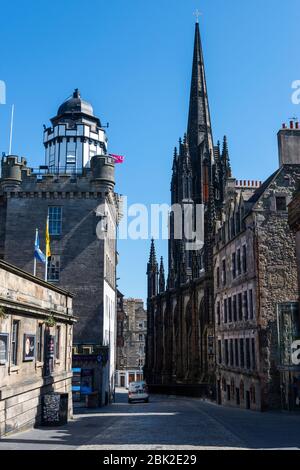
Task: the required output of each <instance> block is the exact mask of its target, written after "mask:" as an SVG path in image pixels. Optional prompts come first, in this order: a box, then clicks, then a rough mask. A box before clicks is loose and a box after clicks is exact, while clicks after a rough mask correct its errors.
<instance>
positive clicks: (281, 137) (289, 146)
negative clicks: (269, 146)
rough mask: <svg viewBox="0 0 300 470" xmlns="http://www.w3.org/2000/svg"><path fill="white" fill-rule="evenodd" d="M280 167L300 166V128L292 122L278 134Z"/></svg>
mask: <svg viewBox="0 0 300 470" xmlns="http://www.w3.org/2000/svg"><path fill="white" fill-rule="evenodd" d="M278 150H279V165H280V166H282V165H300V126H299V122H295V123H294V121H290V127H289V128H288V127H287V126H286V125H285V124H283V126H282V129H281V130H280V131H279V132H278Z"/></svg>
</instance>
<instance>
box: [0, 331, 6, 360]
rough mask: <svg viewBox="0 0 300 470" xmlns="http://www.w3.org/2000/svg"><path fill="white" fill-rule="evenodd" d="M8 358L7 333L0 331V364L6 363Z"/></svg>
mask: <svg viewBox="0 0 300 470" xmlns="http://www.w3.org/2000/svg"><path fill="white" fill-rule="evenodd" d="M7 358H8V334H7V333H0V364H1V365H3V364H6V363H7Z"/></svg>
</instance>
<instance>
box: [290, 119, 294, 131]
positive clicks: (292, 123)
mask: <svg viewBox="0 0 300 470" xmlns="http://www.w3.org/2000/svg"><path fill="white" fill-rule="evenodd" d="M290 128H291V129H294V121H290Z"/></svg>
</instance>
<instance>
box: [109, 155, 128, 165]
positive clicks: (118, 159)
mask: <svg viewBox="0 0 300 470" xmlns="http://www.w3.org/2000/svg"><path fill="white" fill-rule="evenodd" d="M109 156H110V157H112V158H113V159H114V160H115V163H123V162H124V160H125V158H124V157H123V155H114V154H113V153H110V154H109Z"/></svg>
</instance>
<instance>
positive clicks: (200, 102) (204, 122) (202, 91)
mask: <svg viewBox="0 0 300 470" xmlns="http://www.w3.org/2000/svg"><path fill="white" fill-rule="evenodd" d="M187 134H188V140H189V148H190V153H191V157H192V159H193V160H198V155H199V152H198V147H199V145H200V144H201V143H202V142H206V144H207V150H208V151H213V143H212V142H213V140H212V131H211V119H210V111H209V103H208V95H207V86H206V77H205V66H204V58H203V50H202V43H201V37H200V28H199V23H198V22H197V23H196V27H195V40H194V57H193V69H192V81H191V92H190V105H189V119H188V129H187ZM198 163H199V162H198Z"/></svg>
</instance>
